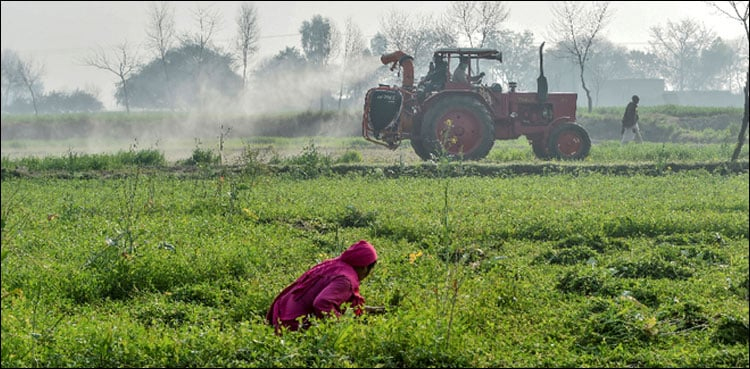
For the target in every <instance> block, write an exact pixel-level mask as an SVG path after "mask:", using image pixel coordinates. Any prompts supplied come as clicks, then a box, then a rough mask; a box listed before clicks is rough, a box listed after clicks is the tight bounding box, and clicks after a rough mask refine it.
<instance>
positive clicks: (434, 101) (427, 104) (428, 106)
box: [421, 90, 492, 114]
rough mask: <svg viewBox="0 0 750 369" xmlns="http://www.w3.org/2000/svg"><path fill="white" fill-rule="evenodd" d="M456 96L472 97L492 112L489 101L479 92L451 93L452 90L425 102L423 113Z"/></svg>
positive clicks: (429, 98) (444, 91)
mask: <svg viewBox="0 0 750 369" xmlns="http://www.w3.org/2000/svg"><path fill="white" fill-rule="evenodd" d="M455 96H471V97H473V98H474V99H476V100H478V101H479V102H480V103H482V105H484V107H485V108H487V111H490V112H491V111H492V108H491V107H490V106H489V104H487V101H485V99H484V98H483V97H482V95H480V94H479V93H477V92H473V91H451V90H443V91H441V92H439V93H437V94H435V95H432V96H430V97H428V98H427V99H425V100H424V102H423V103H422V109H421V110H422V113H423V114H424V112H426V111H427V110H429V109H431V108H432V107H433V106H435V105H436V104H439V103H440V101H442V100H443V99H445V98H450V97H455Z"/></svg>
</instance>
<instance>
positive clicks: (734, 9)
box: [709, 1, 750, 161]
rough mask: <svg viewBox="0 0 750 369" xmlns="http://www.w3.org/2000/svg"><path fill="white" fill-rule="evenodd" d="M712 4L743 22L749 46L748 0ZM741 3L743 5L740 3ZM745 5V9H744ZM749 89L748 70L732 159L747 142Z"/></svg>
mask: <svg viewBox="0 0 750 369" xmlns="http://www.w3.org/2000/svg"><path fill="white" fill-rule="evenodd" d="M709 4H711V5H712V6H713V7H714V8H715V9H717V10H718V11H719V12H721V13H723V14H724V15H726V16H727V17H728V18H730V19H732V20H736V21H738V22H740V23H742V27H744V28H745V42H744V46H747V45H748V43H750V26H749V25H748V19H750V17H749V16H748V15H749V14H750V11H749V10H750V3H748V2H747V1H743V2H741V3H740V2H738V1H726V2H724V3H723V4H720V3H715V2H711V3H709ZM740 4H741V5H740ZM743 6H744V9H743ZM744 58H745V60H747V59H748V58H750V56H748V53H747V51H745V52H744ZM747 66H748V63H745V71H746V72H747ZM748 89H750V72H747V74H746V77H745V89H744V92H745V113H744V114H743V116H742V126H741V128H740V133H739V135H738V136H737V146H736V147H735V148H734V152H733V153H732V161H736V160H737V158H738V157H739V156H740V152H741V151H742V145H743V143H744V142H745V134H746V133H747V126H748V120H749V119H750V112H748V110H749V108H750V107H748V104H750V101H749V99H748Z"/></svg>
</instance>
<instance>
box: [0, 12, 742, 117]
mask: <svg viewBox="0 0 750 369" xmlns="http://www.w3.org/2000/svg"><path fill="white" fill-rule="evenodd" d="M150 3H151V2H148V1H87V2H83V1H55V2H51V1H2V4H1V5H2V11H1V12H0V16H1V17H2V22H1V25H2V32H1V33H0V35H1V36H2V49H3V50H5V49H12V50H15V51H16V52H18V53H19V54H20V55H21V56H22V57H30V58H33V59H34V60H35V61H37V62H39V63H41V64H43V65H44V74H43V77H42V80H43V82H44V85H45V87H46V90H47V91H50V90H65V91H70V90H74V89H76V88H82V89H86V90H89V91H90V90H92V89H95V90H98V91H99V98H100V100H102V102H104V103H105V106H106V108H107V109H113V108H114V106H113V105H114V102H113V97H112V95H113V94H114V85H115V82H116V80H117V77H116V76H115V75H114V74H112V73H110V72H106V71H102V70H98V69H95V68H93V67H87V66H83V65H81V64H80V62H79V61H78V60H80V58H81V57H84V56H88V55H91V54H92V51H93V50H94V49H95V48H97V47H100V46H101V47H103V48H104V49H105V50H108V49H111V48H113V47H114V46H116V45H119V44H122V43H123V42H125V41H127V42H128V44H131V45H139V44H142V43H143V42H144V41H145V39H146V33H145V29H146V24H147V16H148V13H149V5H150ZM173 3H174V6H175V9H176V14H175V15H176V24H175V27H176V29H177V32H178V33H182V32H185V31H188V30H191V31H192V30H193V29H195V22H194V18H193V12H194V11H195V10H196V9H197V8H198V7H199V6H201V7H204V8H208V9H212V10H215V11H217V12H218V13H219V14H220V16H221V19H222V21H223V22H224V25H223V26H222V28H221V29H220V30H219V33H218V34H217V35H216V38H215V41H216V43H217V44H218V45H220V46H222V47H224V48H226V47H228V45H229V43H230V40H231V39H232V37H233V36H234V33H235V17H236V14H237V13H238V10H239V7H240V5H241V3H242V2H238V1H221V2H211V1H175V2H173ZM253 3H254V4H255V5H256V7H257V9H258V15H259V20H260V31H261V40H260V51H259V54H258V55H257V56H256V57H255V61H256V62H257V61H259V60H260V59H261V58H263V57H268V56H272V55H275V54H276V53H278V52H279V51H280V50H283V49H284V48H285V47H287V46H296V47H297V48H298V49H300V50H301V46H300V42H299V40H300V34H299V28H300V26H301V25H302V22H303V21H306V20H310V19H312V17H313V16H314V15H316V14H320V15H322V16H323V17H327V18H330V19H332V20H333V21H334V23H335V24H336V25H337V26H338V27H339V29H340V30H343V25H344V22H345V21H346V19H347V18H349V17H351V19H352V20H353V21H354V23H355V24H357V25H358V26H359V27H360V29H361V30H362V32H363V34H364V36H365V38H366V39H367V41H368V43H369V38H370V37H372V36H373V35H374V34H375V33H377V31H378V29H379V24H380V19H381V17H382V16H383V15H384V14H385V13H386V12H387V11H389V10H391V9H396V10H398V11H400V12H405V13H409V14H414V16H415V17H417V16H419V15H426V14H432V15H434V16H438V15H442V14H443V13H445V12H446V10H447V9H448V8H449V4H450V2H447V1H319V2H317V1H255V2H253ZM506 3H507V5H508V7H509V9H510V17H509V20H508V21H507V22H506V27H507V28H509V29H513V30H516V31H523V30H529V31H531V32H533V33H534V35H535V36H536V37H537V40H539V41H541V39H540V38H541V37H542V35H544V34H545V33H546V31H547V25H548V24H549V23H550V22H551V17H552V14H551V11H550V7H551V5H550V4H551V3H552V2H551V1H514V2H506ZM611 8H612V10H613V14H612V20H611V22H610V24H609V25H608V26H607V28H606V29H605V30H604V35H605V36H606V37H607V38H608V39H609V40H610V41H612V42H614V43H616V44H620V45H622V46H625V47H627V48H631V49H634V48H644V47H645V46H647V41H648V39H649V36H650V33H649V30H650V28H651V27H653V26H662V27H663V26H665V25H666V23H667V21H672V22H678V21H680V20H682V19H685V18H691V19H693V20H696V21H698V22H702V23H703V24H704V25H705V26H706V27H707V28H709V29H711V30H713V31H714V32H715V33H716V34H717V35H718V36H720V37H722V38H724V39H736V38H738V37H743V33H744V29H743V27H742V25H741V24H740V23H739V21H737V20H732V19H729V18H728V17H727V16H725V15H723V14H719V13H718V12H716V11H715V10H714V9H713V8H711V7H710V6H709V5H707V4H706V3H705V2H703V1H628V2H625V1H613V2H612V6H611ZM141 54H142V55H143V56H149V57H150V54H148V52H146V51H143V52H141Z"/></svg>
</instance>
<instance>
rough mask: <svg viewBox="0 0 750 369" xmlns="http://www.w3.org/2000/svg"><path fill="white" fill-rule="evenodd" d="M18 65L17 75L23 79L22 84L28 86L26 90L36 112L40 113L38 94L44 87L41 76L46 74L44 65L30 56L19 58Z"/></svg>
mask: <svg viewBox="0 0 750 369" xmlns="http://www.w3.org/2000/svg"><path fill="white" fill-rule="evenodd" d="M15 67H16V75H17V76H18V79H19V80H20V81H21V84H22V85H23V86H24V87H25V88H26V90H27V91H28V92H29V97H31V103H32V104H33V106H34V114H35V115H39V107H38V104H37V103H38V101H37V99H38V96H39V93H38V92H40V91H41V90H42V88H41V86H40V84H41V78H42V74H44V66H43V65H41V64H38V63H37V62H36V61H35V60H34V59H33V58H31V57H29V58H28V59H25V60H24V59H22V58H19V59H18V62H17V63H16V65H15Z"/></svg>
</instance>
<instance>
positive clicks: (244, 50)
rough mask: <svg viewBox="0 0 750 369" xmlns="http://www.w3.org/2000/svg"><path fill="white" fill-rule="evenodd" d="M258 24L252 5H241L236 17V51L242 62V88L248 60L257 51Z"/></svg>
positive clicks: (245, 79)
mask: <svg viewBox="0 0 750 369" xmlns="http://www.w3.org/2000/svg"><path fill="white" fill-rule="evenodd" d="M259 39H260V24H259V22H258V10H257V9H256V8H255V4H253V3H247V2H245V3H242V5H241V6H240V14H239V15H238V16H237V41H236V42H237V44H236V47H237V50H238V52H239V54H240V60H242V87H243V88H244V87H245V83H247V65H248V60H249V59H250V57H251V56H253V55H254V54H255V53H256V52H257V51H258V41H259Z"/></svg>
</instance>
